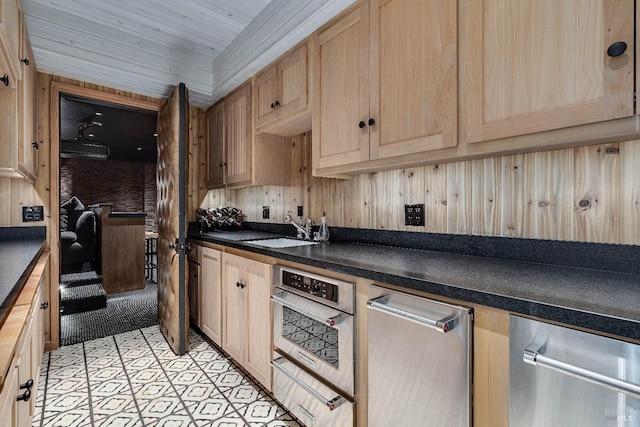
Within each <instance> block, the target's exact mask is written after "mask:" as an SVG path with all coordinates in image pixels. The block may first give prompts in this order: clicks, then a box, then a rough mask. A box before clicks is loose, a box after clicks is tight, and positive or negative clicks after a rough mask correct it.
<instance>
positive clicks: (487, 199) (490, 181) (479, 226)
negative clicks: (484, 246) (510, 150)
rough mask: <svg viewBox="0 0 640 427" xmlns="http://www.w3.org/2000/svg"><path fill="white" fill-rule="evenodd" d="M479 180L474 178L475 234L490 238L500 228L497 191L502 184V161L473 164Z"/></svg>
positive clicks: (482, 161) (489, 160) (475, 162)
mask: <svg viewBox="0 0 640 427" xmlns="http://www.w3.org/2000/svg"><path fill="white" fill-rule="evenodd" d="M471 163H472V168H473V170H474V172H476V171H475V169H476V168H477V169H478V171H477V179H478V182H476V177H475V175H474V178H472V181H473V182H472V186H473V190H472V199H473V207H472V211H473V230H474V231H473V234H479V235H483V236H490V235H493V234H495V233H496V230H499V227H500V200H499V197H498V194H496V190H497V188H498V184H499V183H500V166H499V165H500V159H498V158H488V159H482V160H474V161H472V162H471Z"/></svg>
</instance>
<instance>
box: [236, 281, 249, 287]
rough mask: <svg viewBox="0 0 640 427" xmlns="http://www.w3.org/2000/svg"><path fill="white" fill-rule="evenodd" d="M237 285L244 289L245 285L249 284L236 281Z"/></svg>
mask: <svg viewBox="0 0 640 427" xmlns="http://www.w3.org/2000/svg"><path fill="white" fill-rule="evenodd" d="M236 286H237V287H238V288H241V289H244V288H245V286H247V285H245V284H244V283H242V282H236Z"/></svg>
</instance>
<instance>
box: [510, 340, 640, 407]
mask: <svg viewBox="0 0 640 427" xmlns="http://www.w3.org/2000/svg"><path fill="white" fill-rule="evenodd" d="M543 346H544V343H542V344H540V343H538V342H536V341H533V342H532V343H531V344H529V346H527V348H525V349H524V354H523V356H522V359H523V360H524V362H525V363H528V364H529V365H533V366H542V367H544V368H549V369H553V370H554V371H558V372H560V373H563V374H566V375H569V376H572V377H574V378H578V379H581V380H584V381H587V382H590V383H594V384H598V385H601V386H604V387H608V388H610V389H612V390H615V391H618V392H621V393H626V394H629V395H631V396H634V397H636V398H639V397H640V385H638V384H634V383H630V382H628V381H624V380H620V379H618V378H612V377H608V376H606V375H603V374H600V373H598V372H593V371H591V370H589V369H586V368H582V367H580V366H576V365H572V364H570V363H567V362H563V361H562V360H557V359H553V358H551V357H547V356H545V355H544V354H542V353H540V351H541V349H542V347H543Z"/></svg>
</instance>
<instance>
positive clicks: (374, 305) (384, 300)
mask: <svg viewBox="0 0 640 427" xmlns="http://www.w3.org/2000/svg"><path fill="white" fill-rule="evenodd" d="M388 302H389V297H388V296H382V297H379V298H374V299H371V300H369V301H367V308H369V309H370V310H378V311H382V312H384V313H387V314H390V315H392V316H396V317H400V318H401V319H405V320H410V321H412V322H415V323H418V324H420V325H423V326H426V327H428V328H431V329H435V330H436V331H438V332H442V333H443V334H446V333H447V332H449V331H453V330H454V329H455V327H456V316H455V315H454V316H449V317H445V318H444V319H438V320H434V319H428V318H426V317H423V316H420V315H418V314H414V313H409V312H407V311H404V310H400V309H398V308H395V307H391V306H390V305H389V304H388Z"/></svg>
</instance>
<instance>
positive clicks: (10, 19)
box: [0, 0, 22, 86]
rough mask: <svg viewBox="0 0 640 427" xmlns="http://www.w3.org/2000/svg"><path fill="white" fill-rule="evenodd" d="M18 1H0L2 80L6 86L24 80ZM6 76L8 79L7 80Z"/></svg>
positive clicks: (0, 76)
mask: <svg viewBox="0 0 640 427" xmlns="http://www.w3.org/2000/svg"><path fill="white" fill-rule="evenodd" d="M20 15H21V14H20V4H19V1H18V0H0V45H1V46H0V66H2V68H1V69H0V78H2V79H3V82H1V83H0V85H2V86H4V85H5V83H4V81H5V79H6V81H7V84H9V83H10V84H12V85H13V84H14V83H15V82H17V81H18V80H20V79H21V78H22V74H21V73H22V71H21V68H20V53H21V47H20V44H21V43H22V19H21V16H20ZM5 76H6V78H5Z"/></svg>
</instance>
